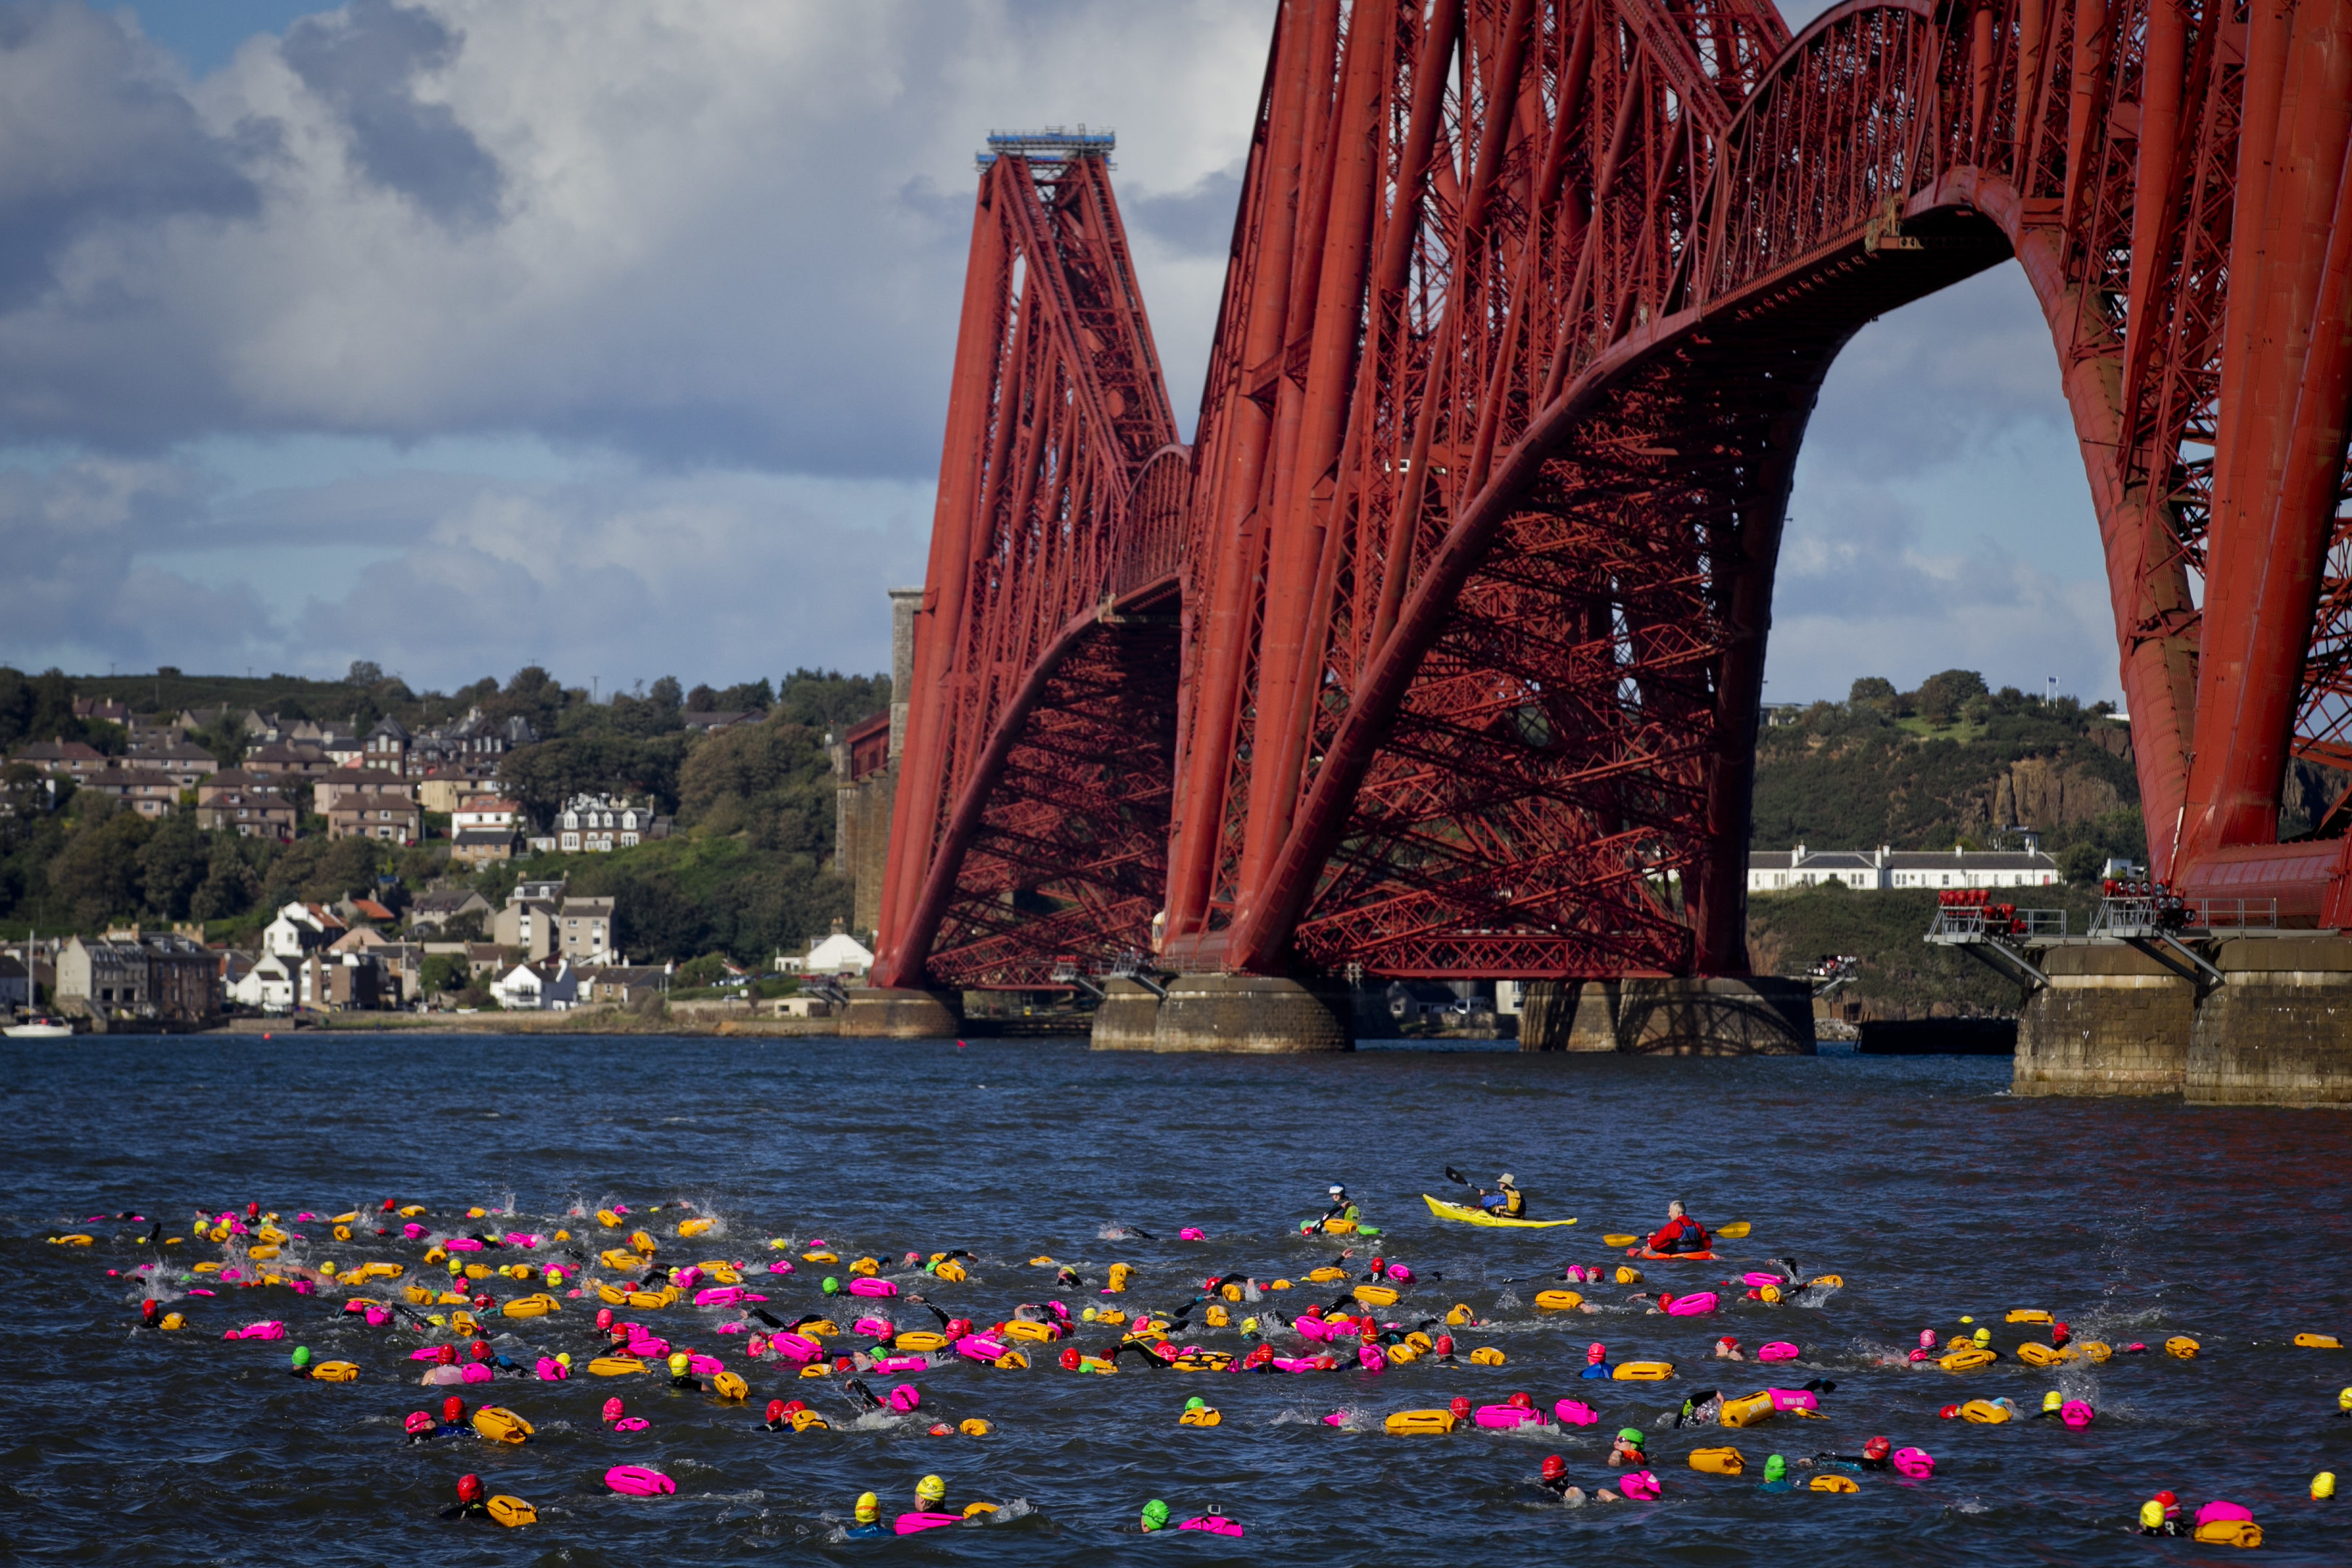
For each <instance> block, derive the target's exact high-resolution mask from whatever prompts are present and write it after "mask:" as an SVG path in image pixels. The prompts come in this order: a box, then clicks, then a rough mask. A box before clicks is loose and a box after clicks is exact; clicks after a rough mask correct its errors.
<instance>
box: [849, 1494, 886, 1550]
mask: <svg viewBox="0 0 2352 1568" xmlns="http://www.w3.org/2000/svg"><path fill="white" fill-rule="evenodd" d="M851 1518H852V1519H853V1521H854V1522H853V1523H852V1524H851V1525H850V1526H849V1528H848V1529H846V1530H845V1531H842V1532H841V1533H842V1534H844V1535H846V1536H848V1537H849V1538H850V1539H851V1540H853V1541H862V1540H865V1539H866V1537H868V1536H875V1535H886V1534H887V1533H888V1531H886V1530H884V1529H883V1528H882V1500H881V1499H880V1498H878V1497H876V1496H875V1495H874V1494H873V1493H872V1492H860V1493H858V1494H857V1504H856V1508H855V1509H853V1510H851Z"/></svg>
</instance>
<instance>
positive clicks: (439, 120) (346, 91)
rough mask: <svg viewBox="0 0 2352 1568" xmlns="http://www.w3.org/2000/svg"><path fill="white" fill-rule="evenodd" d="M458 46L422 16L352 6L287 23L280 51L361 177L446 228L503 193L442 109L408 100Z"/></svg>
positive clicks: (483, 216)
mask: <svg viewBox="0 0 2352 1568" xmlns="http://www.w3.org/2000/svg"><path fill="white" fill-rule="evenodd" d="M464 41H465V35H464V34H462V33H459V32H456V31H454V30H452V29H451V28H449V27H447V26H444V25H443V24H442V23H441V22H440V21H439V20H438V19H437V18H436V17H434V16H429V15H427V14H426V13H425V12H423V11H420V10H415V9H412V8H411V7H409V6H405V5H393V4H391V3H390V0H352V4H351V5H348V6H346V7H344V9H343V10H342V11H341V13H338V14H333V15H330V16H312V17H306V18H304V19H303V20H301V21H299V22H297V23H295V24H294V26H291V27H289V29H287V33H286V42H285V45H284V47H283V49H284V54H285V58H286V63H287V65H288V66H289V67H290V68H292V69H293V71H294V73H295V74H296V75H297V76H299V77H300V78H301V79H302V83H303V85H304V86H306V87H308V88H309V89H310V90H311V91H312V92H314V93H317V94H318V95H319V96H320V98H322V99H324V100H326V101H327V102H328V103H330V104H331V105H333V106H334V109H335V110H336V112H337V113H339V114H340V115H341V116H342V118H343V121H344V122H345V123H346V124H347V125H348V126H349V127H350V132H351V155H352V161H353V162H354V163H357V164H358V165H359V166H360V168H361V170H362V171H363V172H364V173H365V174H367V176H368V177H369V178H370V179H372V180H373V181H375V182H376V183H377V184H381V185H383V186H385V187H386V188H388V189H391V190H395V191H398V192H400V193H401V194H402V195H405V196H407V197H408V198H409V199H410V200H412V201H414V202H415V203H416V205H418V206H420V207H423V208H424V209H425V211H426V212H428V213H430V214H432V215H433V216H434V217H435V218H436V219H437V220H438V221H440V222H441V223H443V224H445V225H447V226H450V227H453V228H459V227H479V226H484V225H487V224H488V223H490V222H491V221H492V220H494V219H495V218H496V217H497V216H498V215H499V195H500V194H501V193H502V191H503V190H504V188H505V184H506V181H505V176H504V174H502V173H501V172H500V170H499V165H498V161H497V160H496V159H494V158H492V157H491V156H490V155H489V154H488V153H486V152H484V151H483V150H482V144H481V143H480V142H477V141H475V140H474V137H473V134H472V132H468V131H467V129H466V128H465V127H464V126H462V125H460V124H458V123H457V115H456V114H454V113H453V112H451V110H450V109H449V106H448V105H447V104H445V103H425V102H422V101H420V100H418V99H417V97H416V94H415V82H416V79H417V78H418V77H419V76H422V75H424V74H425V73H426V72H428V71H436V70H441V69H443V68H446V67H447V66H448V65H450V64H451V63H452V62H453V61H455V60H456V59H457V53H458V50H459V48H460V47H462V46H463V44H464Z"/></svg>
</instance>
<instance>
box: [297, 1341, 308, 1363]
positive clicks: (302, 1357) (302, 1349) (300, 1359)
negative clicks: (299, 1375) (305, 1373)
mask: <svg viewBox="0 0 2352 1568" xmlns="http://www.w3.org/2000/svg"><path fill="white" fill-rule="evenodd" d="M294 1364H295V1365H296V1366H309V1365H310V1346H309V1345H296V1346H295V1347H294Z"/></svg>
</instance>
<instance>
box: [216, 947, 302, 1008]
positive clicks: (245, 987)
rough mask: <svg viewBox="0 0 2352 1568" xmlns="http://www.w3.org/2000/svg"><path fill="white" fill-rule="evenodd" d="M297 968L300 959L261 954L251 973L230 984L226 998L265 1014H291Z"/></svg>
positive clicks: (244, 974)
mask: <svg viewBox="0 0 2352 1568" xmlns="http://www.w3.org/2000/svg"><path fill="white" fill-rule="evenodd" d="M299 967H300V960H299V959H297V958H289V957H286V956H285V955H283V954H281V953H278V952H264V953H263V954H262V955H261V957H260V958H259V959H257V961H255V963H254V965H253V967H252V968H251V969H248V970H247V971H246V972H245V973H243V974H241V975H239V976H237V978H236V980H235V981H233V982H231V983H230V985H229V988H228V994H229V998H230V1000H232V1001H234V1002H236V1003H237V1004H239V1005H243V1006H247V1007H258V1008H260V1009H261V1010H262V1011H263V1012H265V1013H290V1012H292V1011H293V1010H294V997H295V989H296V980H295V973H296V971H297V970H298V969H299Z"/></svg>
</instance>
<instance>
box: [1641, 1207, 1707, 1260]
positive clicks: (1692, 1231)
mask: <svg viewBox="0 0 2352 1568" xmlns="http://www.w3.org/2000/svg"><path fill="white" fill-rule="evenodd" d="M1714 1249H1715V1244H1714V1242H1713V1241H1712V1239H1710V1238H1709V1237H1708V1236H1707V1234H1706V1226H1703V1225H1701V1224H1699V1223H1698V1221H1696V1220H1695V1219H1693V1218H1691V1216H1690V1215H1688V1214H1687V1213H1685V1211H1684V1209H1683V1205H1681V1204H1679V1203H1671V1204H1668V1205H1666V1223H1665V1224H1664V1226H1660V1227H1659V1228H1658V1230H1657V1232H1656V1233H1655V1234H1654V1235H1653V1236H1652V1237H1650V1250H1651V1251H1652V1252H1664V1253H1686V1252H1712V1251H1713V1250H1714Z"/></svg>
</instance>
